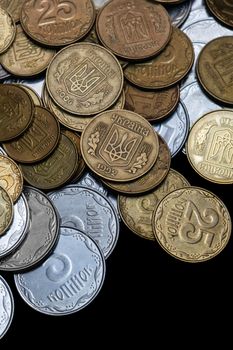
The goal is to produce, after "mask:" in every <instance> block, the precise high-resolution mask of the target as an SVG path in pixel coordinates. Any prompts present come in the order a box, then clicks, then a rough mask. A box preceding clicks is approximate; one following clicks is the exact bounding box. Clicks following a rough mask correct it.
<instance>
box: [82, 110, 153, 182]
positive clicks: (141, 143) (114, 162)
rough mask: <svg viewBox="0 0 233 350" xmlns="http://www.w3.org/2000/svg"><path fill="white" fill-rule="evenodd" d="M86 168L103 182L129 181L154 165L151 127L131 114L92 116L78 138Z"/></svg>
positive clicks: (134, 114)
mask: <svg viewBox="0 0 233 350" xmlns="http://www.w3.org/2000/svg"><path fill="white" fill-rule="evenodd" d="M81 151H82V155H83V158H84V160H85V162H86V164H87V165H88V166H89V167H90V168H91V169H92V170H93V171H94V172H95V173H97V174H98V175H100V176H101V177H103V178H104V179H106V180H114V181H119V182H124V181H130V180H134V179H137V178H139V177H141V176H142V175H144V174H145V173H146V172H147V171H149V170H150V169H151V167H152V166H153V165H154V163H155V161H156V159H157V156H158V151H159V142H158V136H157V134H156V133H155V132H154V130H153V128H152V126H151V125H150V124H149V122H148V121H146V119H145V118H143V117H141V116H140V115H139V114H136V113H134V112H131V111H126V110H123V109H119V110H117V109H116V110H111V111H106V112H103V113H101V114H99V115H98V116H96V117H95V118H94V119H93V120H92V121H91V122H90V123H89V124H88V125H87V127H86V128H85V130H84V131H83V133H82V136H81Z"/></svg>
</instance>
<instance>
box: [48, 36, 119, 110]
mask: <svg viewBox="0 0 233 350" xmlns="http://www.w3.org/2000/svg"><path fill="white" fill-rule="evenodd" d="M46 85H47V89H48V92H49V95H50V96H51V97H52V99H53V100H54V101H55V103H56V104H57V105H58V106H60V107H61V108H63V109H64V110H65V111H67V112H70V113H73V114H77V115H80V116H88V115H93V114H97V113H99V112H101V111H103V110H105V109H107V108H109V107H110V106H112V105H113V104H114V102H116V101H117V99H118V97H119V96H120V93H121V91H122V88H123V72H122V68H121V66H120V64H119V62H118V61H117V59H116V58H115V57H114V56H113V55H112V54H111V53H110V52H109V51H107V50H106V49H105V48H103V47H101V46H99V45H95V44H91V43H84V42H83V43H78V44H73V45H70V46H68V47H66V48H64V49H62V50H61V51H59V52H58V53H57V55H56V56H55V57H54V58H53V60H52V62H51V63H50V65H49V67H48V69H47V75H46Z"/></svg>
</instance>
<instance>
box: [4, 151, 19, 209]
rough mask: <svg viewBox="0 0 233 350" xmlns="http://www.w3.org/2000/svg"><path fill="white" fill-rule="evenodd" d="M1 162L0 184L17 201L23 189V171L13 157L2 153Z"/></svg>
mask: <svg viewBox="0 0 233 350" xmlns="http://www.w3.org/2000/svg"><path fill="white" fill-rule="evenodd" d="M0 164H1V167H0V186H1V187H3V188H4V189H5V190H6V191H7V193H8V194H9V195H10V196H11V199H12V201H13V202H16V200H17V199H18V198H19V196H20V194H21V193H22V190H23V175H22V171H21V169H20V168H19V166H18V165H17V164H16V163H15V162H14V161H13V160H12V159H11V158H9V157H7V156H4V155H0Z"/></svg>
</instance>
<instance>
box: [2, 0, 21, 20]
mask: <svg viewBox="0 0 233 350" xmlns="http://www.w3.org/2000/svg"><path fill="white" fill-rule="evenodd" d="M23 2H24V0H0V7H2V8H4V9H5V10H7V11H8V12H9V13H10V14H11V16H12V17H13V19H14V21H15V22H18V21H19V17H20V12H21V9H22V6H23Z"/></svg>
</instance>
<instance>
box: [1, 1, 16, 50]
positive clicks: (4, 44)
mask: <svg viewBox="0 0 233 350" xmlns="http://www.w3.org/2000/svg"><path fill="white" fill-rule="evenodd" d="M15 32H16V28H15V24H14V21H13V19H12V17H11V16H10V14H9V13H8V12H7V11H6V10H4V9H3V8H1V7H0V54H2V53H3V52H5V51H6V50H7V49H8V47H9V46H10V45H11V44H12V42H13V40H14V38H15Z"/></svg>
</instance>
